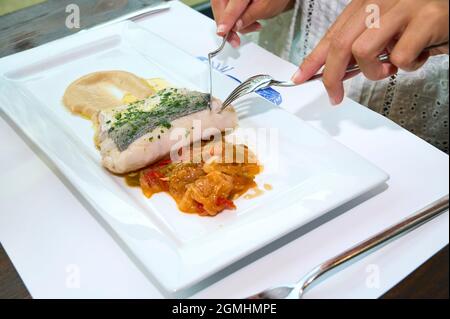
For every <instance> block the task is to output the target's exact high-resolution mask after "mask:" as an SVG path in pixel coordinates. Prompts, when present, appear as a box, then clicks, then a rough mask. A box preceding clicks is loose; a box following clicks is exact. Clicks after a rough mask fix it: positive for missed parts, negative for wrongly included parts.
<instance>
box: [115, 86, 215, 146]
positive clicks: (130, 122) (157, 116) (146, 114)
mask: <svg viewBox="0 0 450 319" xmlns="http://www.w3.org/2000/svg"><path fill="white" fill-rule="evenodd" d="M208 102H209V98H208V95H207V94H202V93H198V92H189V91H185V90H177V89H171V88H169V89H165V90H161V91H159V92H158V93H157V94H156V95H154V96H152V97H150V98H148V99H147V100H142V101H137V102H134V103H131V104H129V105H128V107H127V108H126V109H125V110H123V111H121V112H120V113H117V114H115V116H114V118H115V121H114V122H113V124H112V127H111V128H110V130H109V133H110V136H111V137H112V139H113V140H114V142H115V143H116V145H117V146H118V148H119V150H120V151H123V150H125V149H127V148H128V146H129V145H130V144H131V143H132V142H134V141H135V140H136V139H138V138H140V137H141V136H143V135H145V134H147V133H148V132H151V131H153V130H154V129H155V128H157V127H162V128H163V129H167V130H169V129H171V128H172V124H171V122H172V121H174V120H176V119H178V118H181V117H183V116H187V115H189V114H193V113H196V112H199V111H202V110H205V109H206V108H207V107H208ZM192 129H194V128H192ZM164 132H165V130H161V133H164ZM158 138H160V136H158Z"/></svg>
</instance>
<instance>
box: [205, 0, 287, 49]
mask: <svg viewBox="0 0 450 319" xmlns="http://www.w3.org/2000/svg"><path fill="white" fill-rule="evenodd" d="M293 4H294V0H253V1H252V0H211V5H212V9H213V13H214V19H215V20H216V23H217V34H218V35H220V36H222V37H223V36H225V35H226V34H227V33H228V32H230V36H229V38H228V41H229V42H230V44H231V45H232V46H233V47H238V46H239V45H240V44H241V40H240V37H239V35H238V32H239V33H241V34H246V33H250V32H255V31H259V30H260V29H261V24H260V23H259V22H258V20H261V19H269V18H273V17H275V16H277V15H278V14H280V13H282V12H283V11H285V10H287V9H289V8H291V7H292V6H293Z"/></svg>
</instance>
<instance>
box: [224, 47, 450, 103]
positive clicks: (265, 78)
mask: <svg viewBox="0 0 450 319" xmlns="http://www.w3.org/2000/svg"><path fill="white" fill-rule="evenodd" d="M444 45H448V42H446V43H441V44H437V45H432V46H429V47H427V48H426V49H424V52H427V51H429V50H432V49H435V48H438V47H442V46H444ZM378 59H379V61H380V62H382V63H387V62H389V60H390V56H389V53H385V54H381V55H380V56H378ZM358 71H360V67H359V65H357V64H355V65H351V66H349V67H348V68H347V70H346V71H345V77H347V76H349V75H351V74H353V73H356V72H358ZM323 74H324V73H323V72H321V73H317V74H316V75H314V76H313V77H311V78H310V79H309V80H308V81H306V82H305V83H307V82H311V81H315V80H319V79H321V78H322V77H323ZM296 85H298V84H295V83H294V82H292V81H277V80H275V79H274V78H273V77H272V76H270V75H263V74H262V75H256V76H252V77H251V78H249V79H247V80H246V81H244V82H242V84H240V85H239V86H238V87H237V88H236V89H234V90H233V92H231V94H230V95H229V96H228V98H227V99H226V100H225V101H224V102H223V105H222V109H221V111H223V110H224V109H226V108H227V107H228V106H229V105H230V104H231V103H233V102H234V101H236V100H237V99H239V98H241V97H243V96H245V95H247V94H250V93H253V92H256V91H258V90H261V89H265V88H268V87H271V86H279V87H291V86H296Z"/></svg>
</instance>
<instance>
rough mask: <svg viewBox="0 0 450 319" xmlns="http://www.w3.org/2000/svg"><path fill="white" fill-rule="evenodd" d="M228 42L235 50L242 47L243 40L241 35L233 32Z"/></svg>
mask: <svg viewBox="0 0 450 319" xmlns="http://www.w3.org/2000/svg"><path fill="white" fill-rule="evenodd" d="M228 42H229V43H230V44H231V46H232V47H233V48H235V49H236V48H238V47H240V45H241V38H240V37H239V35H238V34H237V33H236V32H234V31H231V32H230V35H229V37H228Z"/></svg>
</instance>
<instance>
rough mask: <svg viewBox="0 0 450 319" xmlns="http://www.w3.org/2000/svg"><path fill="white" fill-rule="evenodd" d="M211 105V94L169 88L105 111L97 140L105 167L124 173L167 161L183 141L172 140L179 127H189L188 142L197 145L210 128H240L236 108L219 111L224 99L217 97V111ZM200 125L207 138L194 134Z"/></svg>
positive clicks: (187, 128) (100, 118)
mask: <svg viewBox="0 0 450 319" xmlns="http://www.w3.org/2000/svg"><path fill="white" fill-rule="evenodd" d="M208 104H209V95H208V94H203V93H199V92H195V91H189V90H186V89H175V88H168V89H164V90H162V91H159V92H158V93H157V94H156V95H153V96H151V97H149V98H147V99H145V100H142V101H138V102H135V103H131V104H129V105H124V106H120V107H117V108H112V109H109V110H103V111H100V112H99V113H98V115H97V136H96V141H97V145H98V147H99V148H100V152H101V155H102V164H103V166H105V167H106V168H107V169H109V170H110V171H112V172H114V173H117V174H124V173H129V172H132V171H136V170H138V169H141V168H143V167H146V166H148V165H150V164H152V163H154V162H156V161H158V160H160V159H162V158H163V157H165V156H167V155H168V154H169V153H170V151H171V149H172V147H173V146H174V145H176V144H177V147H178V144H179V143H180V139H179V138H171V133H172V131H173V130H174V129H180V128H181V129H184V130H185V132H186V136H188V135H190V137H189V138H188V139H186V138H185V139H184V140H185V141H188V142H187V143H192V142H197V141H198V140H199V139H201V138H202V137H205V138H208V137H209V136H206V132H205V131H208V130H210V129H212V128H214V129H217V130H220V131H222V132H223V131H225V130H226V129H232V128H235V127H236V126H237V121H238V120H237V114H236V112H235V110H234V109H233V108H232V107H228V108H227V109H226V110H224V111H223V112H221V113H219V111H220V108H221V102H220V101H218V100H214V101H213V105H212V106H211V109H210V108H209V107H208ZM197 121H200V122H197ZM196 123H201V131H202V135H203V136H195V135H200V134H192V131H193V128H194V125H195V124H196ZM182 146H186V145H182Z"/></svg>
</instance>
